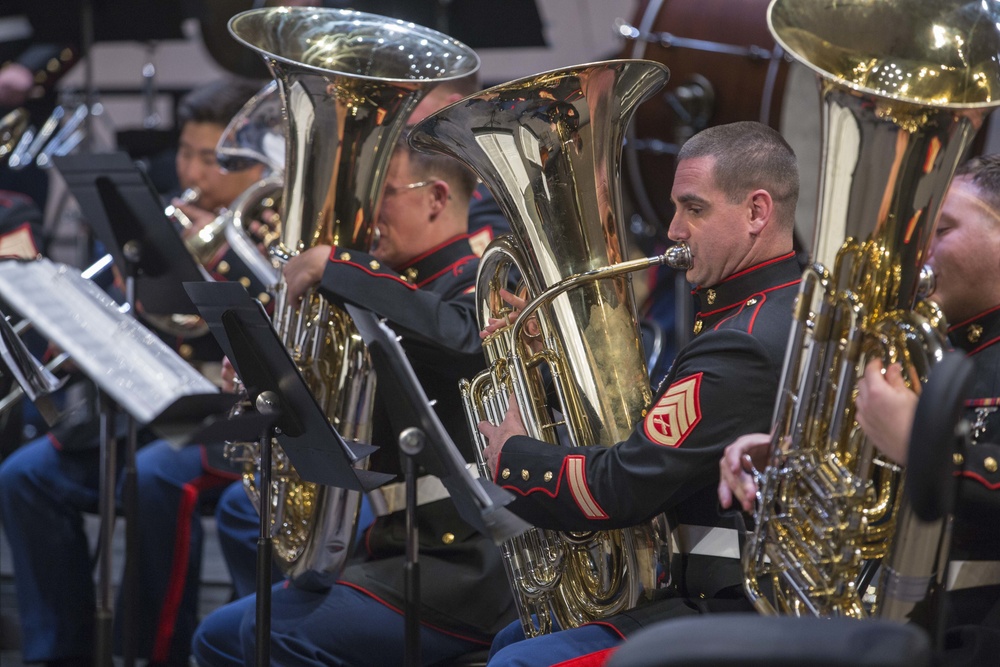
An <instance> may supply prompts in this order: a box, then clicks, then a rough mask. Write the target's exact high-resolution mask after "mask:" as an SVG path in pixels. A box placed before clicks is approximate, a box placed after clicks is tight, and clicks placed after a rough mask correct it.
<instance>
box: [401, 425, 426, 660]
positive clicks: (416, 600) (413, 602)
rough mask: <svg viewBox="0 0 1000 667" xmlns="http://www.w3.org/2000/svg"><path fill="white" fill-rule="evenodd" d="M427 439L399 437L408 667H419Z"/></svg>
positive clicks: (409, 434) (412, 433)
mask: <svg viewBox="0 0 1000 667" xmlns="http://www.w3.org/2000/svg"><path fill="white" fill-rule="evenodd" d="M426 441H427V437H426V436H425V435H424V432H423V431H421V430H420V429H419V428H416V427H414V426H411V427H409V428H407V429H405V430H404V431H403V432H402V433H400V434H399V449H400V452H401V453H402V455H403V474H404V478H405V483H406V563H405V564H404V565H403V589H404V591H405V595H406V599H405V603H404V605H403V612H404V619H405V622H406V635H405V636H406V648H405V651H406V653H405V655H406V657H405V658H404V665H405V667H418V665H420V561H419V553H420V541H419V538H420V535H419V531H418V530H417V456H418V455H419V454H420V452H421V451H423V449H424V443H425V442H426Z"/></svg>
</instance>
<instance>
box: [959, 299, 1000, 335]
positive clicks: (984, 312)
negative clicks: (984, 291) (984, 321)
mask: <svg viewBox="0 0 1000 667" xmlns="http://www.w3.org/2000/svg"><path fill="white" fill-rule="evenodd" d="M998 310H1000V304H997V305H996V306H993V307H992V308H990V309H989V310H984V311H983V312H981V313H979V314H978V315H973V316H972V317H970V318H969V319H967V320H965V321H964V322H959V323H958V324H952V325H951V326H950V327H948V333H951V332H952V331H954V330H955V329H958V328H960V327H964V326H965V325H966V324H968V323H969V322H975V321H976V320H978V319H980V318H982V317H986V316H987V315H989V314H990V313H995V312H996V311H998Z"/></svg>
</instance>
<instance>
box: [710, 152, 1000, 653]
mask: <svg viewBox="0 0 1000 667" xmlns="http://www.w3.org/2000/svg"><path fill="white" fill-rule="evenodd" d="M928 263H929V264H930V265H931V266H932V267H933V269H934V274H935V278H936V287H935V290H934V293H933V294H932V295H931V299H932V300H933V301H935V302H936V303H937V304H938V305H939V306H940V308H941V310H942V312H943V313H944V315H945V317H946V318H947V320H948V322H949V323H950V327H949V329H948V337H949V340H950V341H951V344H952V345H954V346H955V348H957V349H961V350H964V351H965V352H966V354H968V355H969V356H970V357H972V358H973V360H974V361H975V370H974V385H973V393H972V397H971V398H970V399H969V400H968V401H967V402H966V418H967V419H968V420H969V422H970V424H971V425H972V445H971V447H970V448H969V449H968V451H966V452H964V454H962V455H961V456H959V457H958V458H956V460H955V470H954V474H955V476H956V477H957V478H958V480H959V484H958V489H959V496H958V504H957V506H956V508H955V513H954V514H955V516H954V527H953V532H952V543H951V553H950V564H949V570H948V589H949V594H948V597H947V600H948V603H947V612H946V617H945V618H946V620H945V623H946V627H947V633H946V636H945V645H944V647H943V648H944V654H943V656H940V657H941V660H942V661H943V662H942V664H947V665H982V664H988V663H989V662H990V661H991V660H993V658H994V657H995V656H996V655H997V651H998V650H1000V579H997V578H996V577H995V576H991V575H990V572H993V571H995V570H996V561H997V558H998V556H1000V543H998V540H997V536H996V534H995V531H989V530H983V526H984V525H991V521H992V518H993V517H994V516H996V513H997V510H998V507H1000V506H998V501H1000V498H998V495H997V493H998V491H997V489H1000V472H998V470H997V461H1000V445H998V444H996V443H997V442H998V441H1000V416H998V415H997V414H996V413H997V405H998V404H1000V397H998V386H997V380H998V377H1000V375H998V372H1000V346H998V345H995V343H996V342H998V341H1000V156H998V155H990V156H985V157H978V158H973V159H971V160H969V161H968V162H966V163H965V164H964V165H962V166H961V167H959V169H958V171H957V172H956V176H955V179H954V181H952V184H951V186H950V188H949V190H948V193H947V195H946V196H945V199H944V201H943V203H942V206H941V216H940V219H939V220H938V224H937V228H936V230H935V234H934V239H933V240H932V242H931V246H930V255H929V261H928ZM856 405H857V413H856V416H857V420H858V423H859V424H860V425H861V427H862V428H863V429H864V431H865V434H866V435H867V436H868V438H870V439H871V441H872V442H873V443H874V444H875V446H876V447H878V448H879V450H881V451H882V452H883V453H884V454H885V455H886V456H888V457H889V458H891V459H893V460H895V461H897V462H899V463H906V459H907V455H908V448H909V443H910V433H911V429H912V426H913V418H914V415H915V412H916V408H917V394H916V393H914V392H913V391H911V390H910V389H909V388H908V387H907V386H906V383H905V382H904V380H903V372H902V369H901V368H900V366H899V365H898V364H893V365H891V366H889V367H888V368H885V367H884V366H883V363H882V361H881V360H880V359H874V360H872V361H870V362H869V363H868V365H867V366H866V368H865V374H864V376H863V377H862V378H861V380H860V382H859V383H858V397H857V404H856ZM770 441H771V440H770V436H768V435H766V434H751V435H748V436H747V437H745V438H741V439H740V440H738V441H737V442H734V443H733V445H731V446H730V447H729V448H727V449H726V453H725V457H724V458H723V459H722V460H721V461H720V470H721V478H722V481H721V483H720V485H719V500H720V502H721V503H722V505H723V506H724V507H728V506H730V505H732V504H733V503H734V501H735V503H738V504H739V505H740V506H741V507H742V508H743V510H744V511H751V509H752V507H753V497H754V493H755V492H756V485H755V484H754V482H753V478H752V477H751V475H750V474H749V473H747V472H745V470H744V465H743V463H742V461H743V458H744V456H750V457H751V459H752V461H753V462H754V466H755V467H756V468H757V469H759V470H762V469H763V466H764V465H766V464H767V455H768V450H769V449H770Z"/></svg>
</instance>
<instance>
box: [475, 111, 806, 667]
mask: <svg viewBox="0 0 1000 667" xmlns="http://www.w3.org/2000/svg"><path fill="white" fill-rule="evenodd" d="M798 191H799V177H798V168H797V164H796V160H795V155H794V153H793V152H792V150H791V148H790V147H789V146H788V144H787V143H786V142H785V140H784V139H782V138H781V136H780V135H779V134H778V133H777V132H775V131H774V130H772V129H770V128H767V127H765V126H763V125H761V124H758V123H751V122H742V123H733V124H730V125H722V126H717V127H712V128H709V129H707V130H704V131H702V132H701V133H699V134H697V135H695V136H694V137H693V138H692V139H690V140H689V141H688V142H687V143H686V144H685V145H684V147H683V148H682V149H681V152H680V154H679V155H678V164H677V171H676V174H675V176H674V181H673V187H672V191H671V199H672V200H673V202H674V204H675V205H676V207H677V213H676V214H675V216H674V218H673V221H672V222H671V225H670V229H669V236H670V238H671V239H672V240H674V241H678V242H683V243H685V244H687V246H688V247H689V248H690V251H691V258H692V261H691V268H690V269H689V270H688V271H687V274H686V277H687V279H688V281H689V282H691V283H692V284H693V285H695V286H696V288H695V295H696V296H697V298H698V300H699V306H700V307H699V311H698V315H697V320H696V323H695V330H694V333H695V336H694V339H693V340H692V341H691V342H690V343H689V344H687V345H686V346H684V347H683V348H682V349H681V350H680V352H679V354H678V356H677V358H676V360H675V361H674V364H673V367H672V368H671V371H670V373H669V374H668V375H667V376H666V378H664V379H663V381H662V382H661V383H660V384H659V387H658V389H657V391H656V393H655V397H654V399H653V402H652V404H651V405H649V406H648V409H647V410H646V411H645V414H644V416H643V418H642V420H641V424H639V425H637V427H636V428H635V430H634V431H633V433H632V435H631V436H630V437H629V438H628V439H627V440H625V441H623V442H619V443H617V444H615V445H613V446H611V447H604V446H591V447H578V448H571V449H566V448H561V447H553V446H552V445H550V444H546V443H542V442H538V441H535V440H532V439H530V438H528V437H526V436H525V435H524V429H523V426H522V425H521V423H520V420H519V414H518V410H517V407H516V403H514V402H513V401H512V403H511V405H512V407H511V409H510V410H509V411H508V413H507V415H506V417H505V419H504V421H503V422H502V423H501V424H500V425H499V426H498V427H492V426H490V425H489V424H488V423H485V422H484V423H482V424H480V429H481V431H482V432H483V434H484V435H486V436H487V438H489V440H490V444H489V447H488V448H487V450H486V454H487V457H488V459H489V462H490V464H491V467H492V471H493V476H494V481H495V482H496V483H497V484H500V485H501V486H503V487H504V488H505V489H507V490H509V491H512V492H513V493H514V494H515V496H516V497H517V499H516V500H515V501H514V502H513V503H511V504H510V505H509V506H508V507H509V508H510V509H511V510H512V511H514V512H515V513H517V514H520V515H521V516H522V517H524V518H526V519H528V520H529V521H531V522H532V523H534V524H535V525H538V526H540V527H544V528H551V529H558V530H563V531H591V530H604V529H611V528H621V527H626V526H630V525H633V524H637V523H640V522H644V521H648V520H650V519H651V518H652V517H654V516H655V515H657V514H659V513H661V512H663V513H666V514H667V516H668V518H669V519H671V522H670V525H671V526H672V527H673V528H674V533H673V537H674V539H675V540H676V542H677V547H678V551H679V553H677V554H676V555H675V556H674V558H673V562H672V566H673V567H672V568H671V569H672V570H673V571H672V572H666V571H665V572H663V581H664V582H668V583H669V584H670V589H671V590H670V591H664V592H663V593H664V595H669V594H671V593H673V594H675V595H684V596H686V597H689V598H691V599H690V600H688V601H682V600H676V599H674V600H670V599H664V600H658V601H655V602H652V603H648V604H646V605H644V606H640V607H638V608H636V609H633V610H632V611H630V612H628V613H627V614H622V615H620V616H613V617H611V618H608V619H604V620H605V622H603V623H599V624H589V625H584V626H581V627H578V628H575V629H572V630H564V631H561V632H555V633H553V634H550V635H543V636H539V637H536V638H533V639H529V640H523V641H519V639H521V638H522V637H523V633H522V629H521V626H520V623H516V624H513V625H511V626H509V627H508V628H506V629H505V630H504V631H503V632H502V633H501V634H500V635H499V636H498V637H497V639H496V640H495V642H494V651H495V655H494V657H493V659H492V660H491V662H490V664H491V665H507V664H519V665H531V664H538V665H542V664H551V663H554V662H560V661H562V660H567V659H570V658H573V657H577V656H580V655H584V654H588V653H592V652H598V651H602V650H606V649H608V648H610V647H612V646H614V645H616V644H617V643H619V642H620V641H621V640H622V638H623V637H624V636H626V635H628V634H629V633H631V632H632V631H634V630H636V629H637V628H638V627H639V626H641V625H643V624H646V623H648V622H650V621H652V620H654V619H662V618H667V617H671V616H677V615H683V614H690V613H697V611H702V610H705V609H712V608H726V609H737V608H746V607H747V605H746V603H745V602H741V600H740V599H741V598H742V592H741V589H740V583H741V581H742V576H741V573H740V568H739V549H738V544H737V538H736V530H735V529H736V528H737V526H736V525H734V524H732V523H731V519H726V518H724V517H722V516H719V515H718V514H717V513H716V510H715V501H714V490H715V484H716V482H717V478H716V472H715V470H716V462H717V461H718V458H719V455H720V454H721V452H722V449H723V448H724V447H725V446H726V445H727V444H729V443H730V442H732V440H733V439H734V438H736V437H737V436H739V435H741V434H743V433H746V432H748V431H751V430H753V429H755V428H759V427H764V428H766V426H767V425H768V424H769V423H770V419H771V412H772V410H773V406H774V398H775V393H776V391H777V387H778V381H779V376H780V373H781V366H782V361H783V358H784V348H785V343H786V340H787V336H788V329H789V326H790V322H791V306H792V300H793V298H794V295H795V292H796V286H797V284H798V282H799V276H800V273H801V269H800V266H799V264H798V262H797V261H796V257H795V254H794V252H793V250H792V228H793V223H794V211H795V203H796V200H797V198H798ZM632 343H633V341H622V344H623V345H625V344H632ZM607 370H608V372H613V370H614V369H607ZM696 610H697V611H696Z"/></svg>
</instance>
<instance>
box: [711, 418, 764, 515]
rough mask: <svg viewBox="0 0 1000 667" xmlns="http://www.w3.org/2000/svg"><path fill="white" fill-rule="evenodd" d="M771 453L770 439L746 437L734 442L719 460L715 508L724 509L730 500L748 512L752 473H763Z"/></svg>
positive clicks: (754, 494) (753, 495)
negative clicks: (761, 471)
mask: <svg viewBox="0 0 1000 667" xmlns="http://www.w3.org/2000/svg"><path fill="white" fill-rule="evenodd" d="M770 453H771V436H770V435H768V434H767V433H748V434H746V435H741V436H740V437H738V438H736V440H734V441H733V443H732V444H731V445H729V446H728V447H726V451H725V452H724V453H723V455H722V458H721V459H719V504H720V505H722V506H723V507H724V508H726V509H728V508H729V507H731V506H732V504H733V499H734V498H735V500H736V501H737V502H738V503H739V504H740V507H741V508H742V509H743V511H744V512H752V511H753V504H754V500H755V499H756V497H757V481H756V480H755V479H754V477H753V472H752V471H753V470H754V469H756V470H763V469H764V467H765V466H766V465H767V459H768V457H769V456H770Z"/></svg>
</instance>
